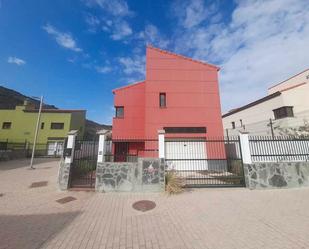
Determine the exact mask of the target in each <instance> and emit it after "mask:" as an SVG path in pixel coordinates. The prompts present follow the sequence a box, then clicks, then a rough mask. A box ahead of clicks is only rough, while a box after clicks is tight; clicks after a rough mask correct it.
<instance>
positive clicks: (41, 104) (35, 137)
mask: <svg viewBox="0 0 309 249" xmlns="http://www.w3.org/2000/svg"><path fill="white" fill-rule="evenodd" d="M34 98H36V99H39V98H38V97H34ZM42 106H43V96H41V98H40V108H39V113H38V118H37V121H36V128H35V133H34V141H33V146H32V154H31V161H30V168H31V169H34V167H33V158H34V152H35V146H36V140H37V137H38V133H39V125H40V120H41V112H42Z"/></svg>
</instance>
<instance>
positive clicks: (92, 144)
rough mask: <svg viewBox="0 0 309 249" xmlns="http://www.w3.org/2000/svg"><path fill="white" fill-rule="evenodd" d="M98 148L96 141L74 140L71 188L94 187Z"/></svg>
mask: <svg viewBox="0 0 309 249" xmlns="http://www.w3.org/2000/svg"><path fill="white" fill-rule="evenodd" d="M98 148H99V143H98V141H84V140H76V141H75V148H74V155H73V163H72V167H71V172H70V186H71V187H72V188H94V187H95V175H96V174H95V173H96V167H97V158H98Z"/></svg>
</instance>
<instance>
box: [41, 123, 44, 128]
mask: <svg viewBox="0 0 309 249" xmlns="http://www.w3.org/2000/svg"><path fill="white" fill-rule="evenodd" d="M43 129H44V122H42V123H41V130H43Z"/></svg>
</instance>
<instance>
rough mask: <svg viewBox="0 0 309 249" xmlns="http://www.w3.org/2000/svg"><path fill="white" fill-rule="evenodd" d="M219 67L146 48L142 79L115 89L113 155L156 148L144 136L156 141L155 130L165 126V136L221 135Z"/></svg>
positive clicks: (141, 152)
mask: <svg viewBox="0 0 309 249" xmlns="http://www.w3.org/2000/svg"><path fill="white" fill-rule="evenodd" d="M218 71H219V68H218V67H217V66H214V65H211V64H208V63H204V62H200V61H197V60H193V59H190V58H187V57H184V56H181V55H177V54H174V53H171V52H168V51H164V50H161V49H158V48H154V47H151V46H148V47H147V49H146V79H145V80H144V81H141V82H137V83H134V84H130V85H127V86H124V87H121V88H118V89H115V90H113V93H114V106H115V108H116V115H115V117H114V118H113V128H112V137H113V140H114V141H116V142H115V143H114V148H113V150H114V153H115V155H116V154H131V155H139V156H147V151H153V148H152V147H153V146H155V145H154V144H155V143H152V142H147V140H149V141H151V140H152V139H153V140H155V139H157V137H158V130H165V133H166V134H165V136H166V139H169V138H170V139H177V138H191V139H196V138H203V139H207V138H209V137H223V126H222V119H221V107H220V96H219V86H218ZM206 150H207V148H206ZM153 156H154V155H153ZM207 156H208V158H211V156H212V152H211V151H208V150H207ZM217 157H218V155H216V158H217Z"/></svg>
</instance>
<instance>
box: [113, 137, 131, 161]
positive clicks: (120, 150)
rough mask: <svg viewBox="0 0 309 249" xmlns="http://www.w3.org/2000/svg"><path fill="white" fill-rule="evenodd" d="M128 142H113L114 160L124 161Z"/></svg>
mask: <svg viewBox="0 0 309 249" xmlns="http://www.w3.org/2000/svg"><path fill="white" fill-rule="evenodd" d="M128 147H129V144H128V143H125V142H116V143H115V158H114V161H115V162H126V160H127V155H128Z"/></svg>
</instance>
